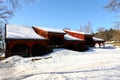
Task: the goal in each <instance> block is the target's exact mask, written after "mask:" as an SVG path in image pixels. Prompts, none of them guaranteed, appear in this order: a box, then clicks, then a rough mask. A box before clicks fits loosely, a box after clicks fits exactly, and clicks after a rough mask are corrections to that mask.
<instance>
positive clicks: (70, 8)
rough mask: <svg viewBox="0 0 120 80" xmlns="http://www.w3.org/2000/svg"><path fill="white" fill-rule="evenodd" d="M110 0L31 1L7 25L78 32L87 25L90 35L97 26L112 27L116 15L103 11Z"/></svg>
mask: <svg viewBox="0 0 120 80" xmlns="http://www.w3.org/2000/svg"><path fill="white" fill-rule="evenodd" d="M109 1H110V0H35V2H33V3H30V4H29V5H23V6H22V7H21V8H20V9H19V10H17V11H16V12H15V15H14V16H13V17H12V18H11V19H9V23H10V24H19V25H27V26H31V25H36V26H44V27H51V28H59V29H63V28H65V27H69V28H71V29H72V30H78V29H79V28H80V26H81V25H83V26H84V25H86V24H87V23H88V22H90V23H91V25H92V29H93V32H96V30H97V28H98V27H105V28H106V29H108V28H111V27H113V25H114V22H115V21H116V20H117V19H116V18H115V16H118V14H117V13H114V12H109V11H106V10H104V8H103V7H104V6H105V5H106V4H107V3H108V2H109Z"/></svg>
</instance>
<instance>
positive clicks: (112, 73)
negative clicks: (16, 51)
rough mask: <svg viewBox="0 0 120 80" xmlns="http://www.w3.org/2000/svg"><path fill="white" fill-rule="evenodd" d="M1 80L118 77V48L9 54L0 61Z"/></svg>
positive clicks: (113, 79) (115, 79) (114, 79)
mask: <svg viewBox="0 0 120 80" xmlns="http://www.w3.org/2000/svg"><path fill="white" fill-rule="evenodd" d="M32 59H37V60H32ZM0 80H120V48H117V47H111V46H108V47H105V48H91V49H90V50H88V51H86V52H77V51H71V50H66V49H55V51H54V52H53V53H51V54H49V55H46V56H43V57H32V58H22V57H20V56H13V57H9V58H7V59H5V60H3V61H1V62H0Z"/></svg>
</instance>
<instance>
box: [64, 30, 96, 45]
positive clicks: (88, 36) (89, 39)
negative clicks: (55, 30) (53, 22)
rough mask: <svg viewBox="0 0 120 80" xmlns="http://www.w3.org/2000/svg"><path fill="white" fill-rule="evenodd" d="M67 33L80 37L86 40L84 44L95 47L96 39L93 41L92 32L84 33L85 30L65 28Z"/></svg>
mask: <svg viewBox="0 0 120 80" xmlns="http://www.w3.org/2000/svg"><path fill="white" fill-rule="evenodd" d="M64 31H65V32H66V33H67V34H69V35H70V36H72V37H75V38H79V39H82V40H84V41H85V42H84V45H86V46H88V47H89V46H90V47H93V46H94V41H93V35H92V34H90V33H84V32H78V31H72V30H64Z"/></svg>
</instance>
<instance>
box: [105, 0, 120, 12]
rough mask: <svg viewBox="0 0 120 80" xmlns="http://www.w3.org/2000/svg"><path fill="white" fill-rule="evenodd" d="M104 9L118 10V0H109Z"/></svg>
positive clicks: (119, 4)
mask: <svg viewBox="0 0 120 80" xmlns="http://www.w3.org/2000/svg"><path fill="white" fill-rule="evenodd" d="M105 9H108V10H110V11H120V0H110V2H109V3H108V4H107V5H106V6H105Z"/></svg>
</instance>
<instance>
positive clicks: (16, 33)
mask: <svg viewBox="0 0 120 80" xmlns="http://www.w3.org/2000/svg"><path fill="white" fill-rule="evenodd" d="M6 38H10V39H45V38H43V37H41V36H39V35H38V34H37V33H36V32H35V31H34V30H33V28H32V27H28V26H22V25H9V24H7V25H6Z"/></svg>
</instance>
